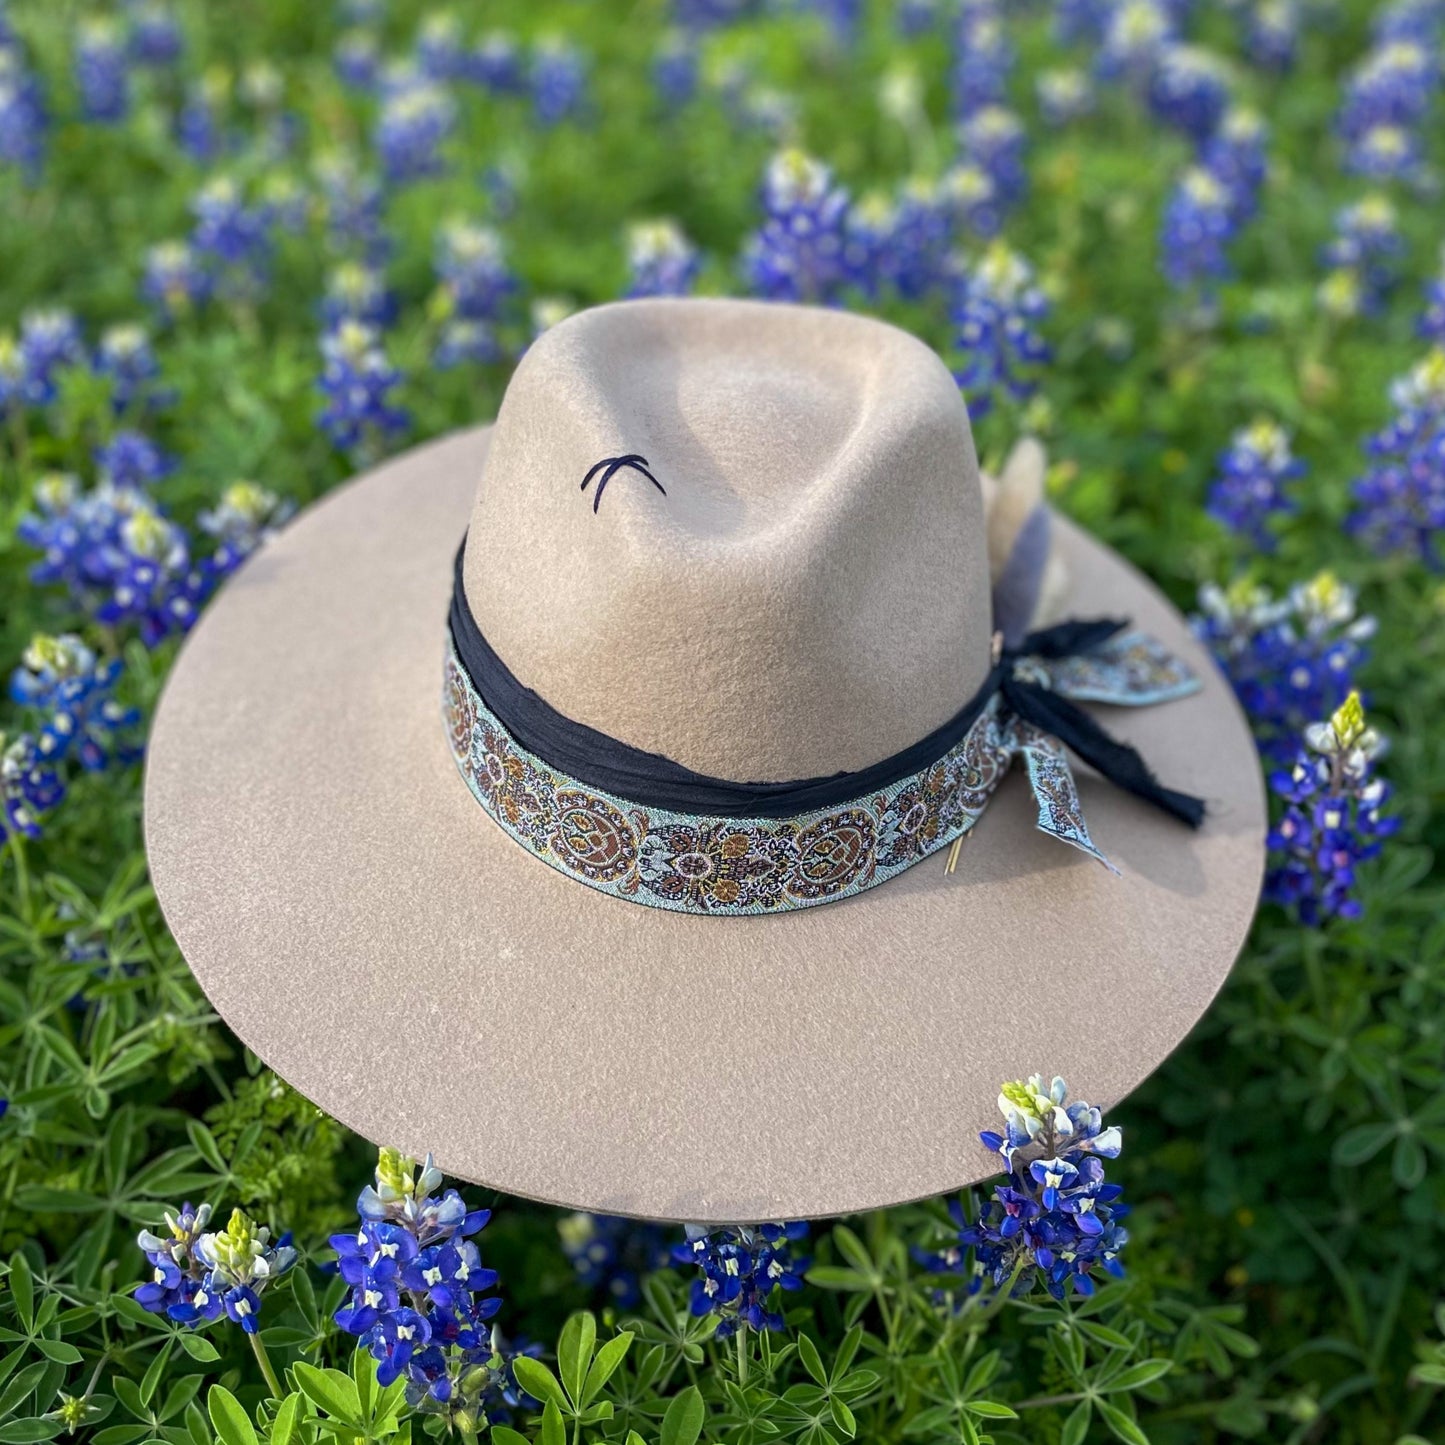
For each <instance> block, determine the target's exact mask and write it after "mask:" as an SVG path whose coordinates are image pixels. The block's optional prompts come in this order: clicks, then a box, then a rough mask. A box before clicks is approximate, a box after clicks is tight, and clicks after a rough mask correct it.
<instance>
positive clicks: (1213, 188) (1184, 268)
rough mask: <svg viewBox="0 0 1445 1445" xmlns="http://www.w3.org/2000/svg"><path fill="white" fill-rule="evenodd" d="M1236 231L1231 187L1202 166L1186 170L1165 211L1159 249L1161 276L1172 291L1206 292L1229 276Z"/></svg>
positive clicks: (1171, 194)
mask: <svg viewBox="0 0 1445 1445" xmlns="http://www.w3.org/2000/svg"><path fill="white" fill-rule="evenodd" d="M1235 230H1236V216H1235V209H1234V203H1233V197H1232V195H1231V192H1230V189H1229V187H1228V186H1227V185H1226V184H1225V183H1224V182H1223V181H1221V180H1220V179H1219V177H1218V176H1216V175H1215V174H1214V172H1213V171H1210V170H1206V169H1205V168H1204V167H1203V166H1190V167H1189V168H1188V169H1187V170H1186V171H1185V172H1184V174H1183V176H1182V177H1181V178H1180V179H1179V181H1178V182H1177V184H1176V185H1175V187H1174V189H1173V191H1172V192H1171V193H1170V196H1169V200H1168V202H1167V204H1166V205H1165V208H1164V217H1163V222H1162V225H1161V230H1160V237H1159V249H1160V253H1161V260H1162V267H1163V271H1164V275H1165V276H1166V277H1167V278H1168V280H1169V281H1170V283H1171V284H1172V285H1174V286H1177V287H1180V288H1181V289H1184V288H1191V287H1195V288H1199V289H1200V290H1202V291H1206V292H1207V291H1208V289H1209V287H1210V284H1211V283H1212V282H1215V281H1218V280H1220V279H1222V278H1223V277H1225V276H1227V275H1229V272H1230V265H1229V256H1228V253H1227V251H1226V249H1225V248H1226V247H1227V246H1228V244H1229V242H1230V241H1231V240H1232V239H1233V237H1234V233H1235Z"/></svg>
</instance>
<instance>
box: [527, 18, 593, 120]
mask: <svg viewBox="0 0 1445 1445" xmlns="http://www.w3.org/2000/svg"><path fill="white" fill-rule="evenodd" d="M528 82H529V84H530V86H531V90H532V111H533V113H534V114H535V115H536V117H537V121H538V123H539V124H541V125H544V126H551V125H556V124H557V123H558V122H559V121H564V120H567V119H568V118H569V117H571V116H575V115H576V114H577V113H578V112H579V111H580V110H581V109H582V104H583V101H584V100H585V99H586V95H587V61H586V58H585V57H584V56H583V54H582V52H581V51H580V50H579V49H578V48H577V47H576V46H575V45H572V44H569V43H568V42H567V41H566V40H563V39H562V38H561V37H560V36H555V35H549V36H544V37H543V38H542V39H541V40H539V41H538V42H537V46H536V49H535V50H534V51H533V53H532V68H531V73H530V75H529V76H528Z"/></svg>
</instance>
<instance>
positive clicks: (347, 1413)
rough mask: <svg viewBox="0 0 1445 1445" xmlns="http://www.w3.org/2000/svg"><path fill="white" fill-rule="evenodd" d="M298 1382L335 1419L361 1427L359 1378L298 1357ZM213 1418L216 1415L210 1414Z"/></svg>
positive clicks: (296, 1369) (308, 1396) (307, 1395)
mask: <svg viewBox="0 0 1445 1445" xmlns="http://www.w3.org/2000/svg"><path fill="white" fill-rule="evenodd" d="M291 1369H292V1372H293V1373H294V1374H295V1376H296V1383H297V1384H298V1385H299V1386H300V1387H301V1389H302V1391H303V1392H304V1393H305V1395H306V1398H307V1399H308V1400H310V1401H311V1402H312V1403H313V1404H314V1405H316V1406H317V1407H318V1408H319V1409H322V1410H325V1411H326V1413H327V1414H328V1415H330V1416H331V1418H332V1419H333V1420H341V1421H343V1422H344V1423H346V1424H348V1425H354V1426H355V1427H356V1428H357V1429H358V1430H359V1429H361V1427H362V1425H363V1424H364V1421H363V1420H362V1418H361V1397H360V1396H359V1395H358V1394H357V1391H356V1382H355V1381H354V1380H353V1379H352V1378H351V1376H350V1375H343V1374H342V1373H341V1371H340V1370H318V1369H317V1368H316V1366H315V1365H308V1364H306V1363H305V1362H304V1361H297V1363H296V1364H294V1365H293V1366H292V1367H291ZM211 1418H212V1419H213V1420H214V1419H215V1416H214V1415H213V1416H212V1417H211Z"/></svg>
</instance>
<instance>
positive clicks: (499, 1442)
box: [491, 1425, 531, 1445]
mask: <svg viewBox="0 0 1445 1445" xmlns="http://www.w3.org/2000/svg"><path fill="white" fill-rule="evenodd" d="M491 1441H492V1445H531V1442H530V1441H529V1440H528V1439H527V1437H526V1436H525V1435H520V1434H518V1433H517V1431H515V1430H512V1429H509V1428H508V1427H507V1426H506V1425H493V1426H492V1434H491Z"/></svg>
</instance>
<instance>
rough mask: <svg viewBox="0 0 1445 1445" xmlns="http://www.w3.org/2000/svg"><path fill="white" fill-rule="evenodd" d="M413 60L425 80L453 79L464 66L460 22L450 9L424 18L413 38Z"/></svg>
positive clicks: (459, 73)
mask: <svg viewBox="0 0 1445 1445" xmlns="http://www.w3.org/2000/svg"><path fill="white" fill-rule="evenodd" d="M416 59H417V64H418V65H419V66H420V67H421V70H422V73H423V74H424V75H425V76H426V77H427V78H428V79H429V80H454V79H456V78H457V77H458V76H460V75H461V73H462V70H463V67H464V64H465V51H464V47H463V41H462V27H461V22H460V21H459V20H458V19H457V17H456V16H455V15H454V14H453V13H452V12H451V11H450V10H438V11H435V12H434V13H432V14H431V15H428V16H426V17H425V18H424V19H423V20H422V22H421V26H420V28H419V29H418V30H417V35H416Z"/></svg>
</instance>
